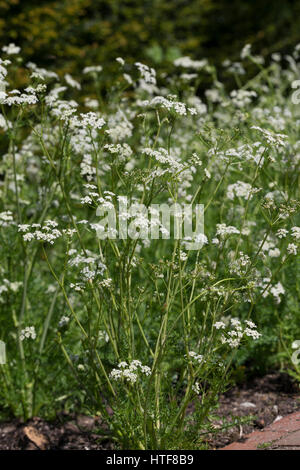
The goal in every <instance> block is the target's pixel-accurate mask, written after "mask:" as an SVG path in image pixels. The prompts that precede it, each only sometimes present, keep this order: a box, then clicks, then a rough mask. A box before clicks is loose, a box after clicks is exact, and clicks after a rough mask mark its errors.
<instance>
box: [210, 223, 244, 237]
mask: <svg viewBox="0 0 300 470" xmlns="http://www.w3.org/2000/svg"><path fill="white" fill-rule="evenodd" d="M238 233H240V231H239V230H238V229H237V228H236V227H234V226H233V225H226V224H217V233H216V235H220V237H221V238H223V237H225V236H226V235H234V234H238Z"/></svg>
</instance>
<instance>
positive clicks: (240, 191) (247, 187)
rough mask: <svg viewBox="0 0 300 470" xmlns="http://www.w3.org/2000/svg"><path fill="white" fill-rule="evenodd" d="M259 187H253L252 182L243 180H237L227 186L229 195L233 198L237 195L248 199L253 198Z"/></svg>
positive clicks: (229, 197)
mask: <svg viewBox="0 0 300 470" xmlns="http://www.w3.org/2000/svg"><path fill="white" fill-rule="evenodd" d="M257 191H258V189H256V188H252V186H251V184H249V183H245V182H243V181H237V182H236V183H233V184H230V185H228V187H227V197H228V199H231V200H233V199H234V198H235V197H242V198H244V199H246V201H247V200H248V199H251V198H252V195H253V194H254V193H255V192H257Z"/></svg>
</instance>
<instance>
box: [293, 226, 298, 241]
mask: <svg viewBox="0 0 300 470" xmlns="http://www.w3.org/2000/svg"><path fill="white" fill-rule="evenodd" d="M291 232H292V237H293V238H295V239H296V240H300V227H292V228H291Z"/></svg>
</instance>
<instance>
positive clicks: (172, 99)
mask: <svg viewBox="0 0 300 470" xmlns="http://www.w3.org/2000/svg"><path fill="white" fill-rule="evenodd" d="M140 105H141V106H142V107H150V108H164V109H167V110H168V111H173V112H174V113H175V114H178V115H179V116H186V115H187V114H188V112H189V113H190V114H191V115H195V114H197V110H196V108H188V107H187V106H186V104H185V103H182V102H181V101H176V96H169V97H168V98H165V97H164V96H155V98H152V99H151V100H150V101H149V100H145V101H142V102H141V103H140Z"/></svg>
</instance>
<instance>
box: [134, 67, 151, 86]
mask: <svg viewBox="0 0 300 470" xmlns="http://www.w3.org/2000/svg"><path fill="white" fill-rule="evenodd" d="M134 65H135V66H136V67H137V68H138V70H139V72H140V74H141V77H142V78H143V80H144V81H145V82H146V83H148V84H150V85H156V72H155V70H154V69H153V68H152V67H148V65H145V64H142V63H141V62H136V63H135V64H134Z"/></svg>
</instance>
